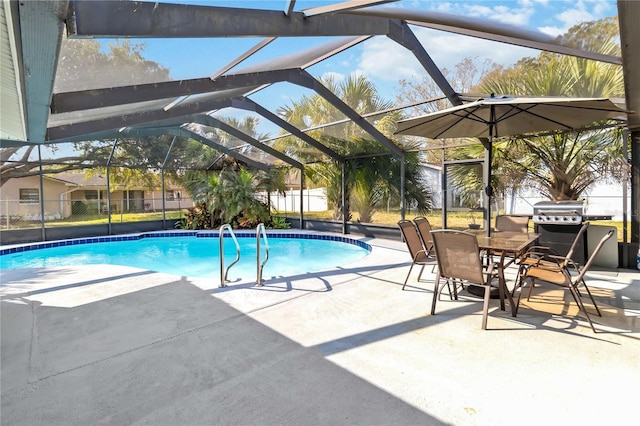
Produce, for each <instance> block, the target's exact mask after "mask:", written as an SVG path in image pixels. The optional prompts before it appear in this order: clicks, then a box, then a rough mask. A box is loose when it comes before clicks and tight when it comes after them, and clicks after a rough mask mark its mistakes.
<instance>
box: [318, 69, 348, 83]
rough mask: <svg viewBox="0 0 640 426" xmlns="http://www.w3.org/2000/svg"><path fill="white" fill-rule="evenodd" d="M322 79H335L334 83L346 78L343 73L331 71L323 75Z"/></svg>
mask: <svg viewBox="0 0 640 426" xmlns="http://www.w3.org/2000/svg"><path fill="white" fill-rule="evenodd" d="M322 78H333V81H336V82H340V81H344V80H345V79H346V76H345V75H344V74H342V73H339V72H335V71H329V72H325V73H324V74H322Z"/></svg>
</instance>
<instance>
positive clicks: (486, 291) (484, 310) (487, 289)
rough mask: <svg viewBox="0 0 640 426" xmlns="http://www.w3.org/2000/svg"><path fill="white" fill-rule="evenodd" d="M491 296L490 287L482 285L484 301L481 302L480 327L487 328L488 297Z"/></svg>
mask: <svg viewBox="0 0 640 426" xmlns="http://www.w3.org/2000/svg"><path fill="white" fill-rule="evenodd" d="M490 298H491V287H490V286H484V303H483V304H482V329H483V330H486V329H487V317H488V316H489V299H490Z"/></svg>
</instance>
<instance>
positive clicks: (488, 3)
mask: <svg viewBox="0 0 640 426" xmlns="http://www.w3.org/2000/svg"><path fill="white" fill-rule="evenodd" d="M163 2H171V3H190V4H202V5H213V6H225V7H240V8H257V9H270V10H277V11H284V10H285V7H286V5H287V1H286V0H258V1H250V0H241V1H238V0H163ZM335 3H340V0H297V1H296V10H298V11H299V10H303V9H308V8H313V7H318V6H323V5H327V4H335ZM383 6H384V7H402V8H406V9H418V10H433V11H437V12H444V13H449V14H455V15H463V16H469V17H474V18H478V19H486V20H487V21H488V22H495V24H496V25H503V26H515V27H517V28H520V29H526V30H533V31H540V32H543V33H545V34H548V35H551V36H557V35H560V34H563V33H565V32H566V31H567V30H568V29H569V28H570V27H571V26H573V25H576V24H578V23H580V22H584V21H591V20H597V19H600V18H603V17H608V16H616V14H617V6H616V1H615V0H450V1H441V0H401V1H397V2H392V3H387V4H385V5H383ZM412 28H413V30H414V32H415V33H416V35H417V37H418V39H419V40H420V41H421V42H422V44H423V46H424V47H425V49H426V50H427V52H428V54H429V55H430V56H431V58H432V59H433V61H434V62H435V64H436V65H437V66H438V67H439V68H441V69H443V68H444V69H449V70H452V69H454V68H455V66H456V64H457V63H459V62H461V61H462V60H463V59H465V58H471V59H472V60H473V61H474V62H475V63H476V64H477V66H478V67H479V68H481V67H482V64H483V63H484V62H485V61H487V60H490V61H492V62H495V63H498V64H502V65H505V66H510V65H513V64H514V63H515V62H517V61H518V60H519V59H521V58H522V57H527V56H537V55H538V54H539V51H536V50H532V49H526V48H522V47H517V46H512V45H507V44H503V43H496V42H490V41H486V40H481V39H475V38H471V37H465V36H460V35H455V34H451V33H446V32H442V31H437V30H430V29H425V28H421V27H412ZM260 40H261V39H254V38H224V39H173V40H167V39H144V40H134V41H138V42H144V43H145V50H144V56H145V57H147V58H148V59H150V60H153V61H156V62H158V63H160V64H163V65H164V66H166V67H167V68H169V69H170V72H171V77H172V79H191V78H202V77H206V76H210V75H212V74H214V73H216V71H218V70H219V69H221V68H222V67H224V66H225V65H227V64H228V63H230V62H231V61H233V60H234V59H235V58H236V57H237V56H238V55H239V54H241V53H242V52H244V51H246V50H248V49H249V48H251V47H252V46H253V45H255V44H256V43H258V42H259V41H260ZM326 41H327V40H326V39H320V38H318V39H311V38H310V39H304V40H296V39H292V38H280V39H277V40H276V41H274V42H272V43H271V44H269V45H268V46H267V47H265V48H264V49H262V50H261V51H260V52H258V53H257V54H255V55H253V56H252V57H251V58H250V59H249V60H247V61H246V62H245V63H243V64H241V65H239V66H238V67H236V69H241V68H242V67H244V66H246V65H250V64H253V63H257V62H262V61H266V60H269V59H272V58H274V57H279V56H283V55H286V54H289V53H293V52H297V51H301V50H305V49H307V48H308V47H309V46H312V45H314V44H319V43H322V42H326ZM308 71H309V72H310V73H311V74H312V75H314V76H315V77H317V78H320V77H324V76H327V75H331V76H333V77H334V78H335V79H337V80H342V79H345V78H346V77H347V76H349V75H350V74H356V75H364V76H366V77H367V78H368V79H370V80H371V81H372V82H373V83H374V84H375V86H376V88H377V89H378V92H379V94H380V95H381V96H382V98H383V99H386V100H390V101H393V100H395V96H396V94H397V92H398V88H399V80H400V79H406V80H421V79H422V78H423V76H424V75H426V72H425V71H424V69H423V68H422V67H421V65H420V64H419V63H418V62H417V60H416V59H415V57H414V56H413V55H412V54H411V52H409V51H408V50H406V49H403V48H401V47H400V46H399V45H398V44H396V43H395V42H393V41H392V40H390V39H389V38H387V37H384V36H378V37H373V38H371V39H369V40H367V41H366V42H364V43H361V44H359V45H358V46H356V47H354V48H351V49H349V50H348V51H345V52H342V53H340V54H338V55H335V56H333V57H331V58H329V59H327V60H325V61H323V62H321V63H319V64H317V65H314V66H312V67H310V68H309V69H308ZM282 84H283V83H278V84H276V85H274V87H273V88H270V89H266V90H263V91H261V92H258V93H257V94H255V95H252V96H251V98H252V99H254V100H255V101H257V102H260V103H262V104H263V105H264V106H266V107H267V108H269V109H271V110H272V111H275V110H276V108H277V107H278V106H283V105H291V104H292V102H294V101H295V100H297V99H299V98H300V97H301V96H302V95H305V94H306V95H309V96H311V95H313V93H308V91H306V90H305V89H301V88H299V87H296V86H293V85H288V86H287V87H286V88H284V90H283V88H282V87H281V86H280V87H278V86H279V85H282ZM284 84H286V83H284ZM454 89H455V87H454ZM232 114H237V111H236V112H233V113H232ZM242 114H245V113H242ZM272 130H273V129H269V132H271V131H272Z"/></svg>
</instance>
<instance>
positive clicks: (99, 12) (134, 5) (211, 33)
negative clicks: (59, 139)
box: [67, 0, 387, 38]
mask: <svg viewBox="0 0 640 426" xmlns="http://www.w3.org/2000/svg"><path fill="white" fill-rule="evenodd" d="M386 24H387V20H386V19H371V18H366V17H360V16H348V15H335V14H333V15H319V16H313V17H305V15H304V14H303V13H301V12H292V13H291V15H289V16H287V15H286V14H284V13H283V12H282V11H279V10H278V11H276V10H259V9H240V8H231V7H215V6H202V5H187V4H170V3H157V2H140V1H131V2H129V1H112V0H95V1H82V0H72V1H71V3H70V8H69V14H68V17H67V32H68V34H69V36H70V37H96V38H129V37H133V38H147V37H156V38H185V37H187V38H201V37H317V36H353V35H374V34H379V35H384V34H386V33H387V26H386Z"/></svg>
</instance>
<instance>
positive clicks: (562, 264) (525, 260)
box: [514, 222, 589, 290]
mask: <svg viewBox="0 0 640 426" xmlns="http://www.w3.org/2000/svg"><path fill="white" fill-rule="evenodd" d="M588 228H589V222H584V223H583V224H582V226H581V227H580V230H579V231H578V233H577V234H576V237H575V239H574V240H573V243H572V244H571V247H569V251H568V252H567V254H566V255H564V256H562V255H561V254H560V253H558V251H557V250H554V249H553V248H551V247H546V246H532V247H530V248H529V250H527V252H526V253H525V254H524V255H522V256H521V257H520V260H519V265H518V277H519V278H520V280H522V277H524V275H525V274H526V271H527V270H528V269H529V268H530V267H532V266H537V267H542V268H547V269H552V270H559V269H563V268H568V267H571V268H572V269H573V270H574V271H575V273H577V274H579V273H580V265H579V264H578V263H576V262H574V261H573V259H572V258H573V253H574V252H575V249H576V247H577V246H578V243H579V242H580V240H582V238H583V235H584V233H585V232H587V229H588ZM532 287H533V285H532ZM514 290H515V287H514Z"/></svg>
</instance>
